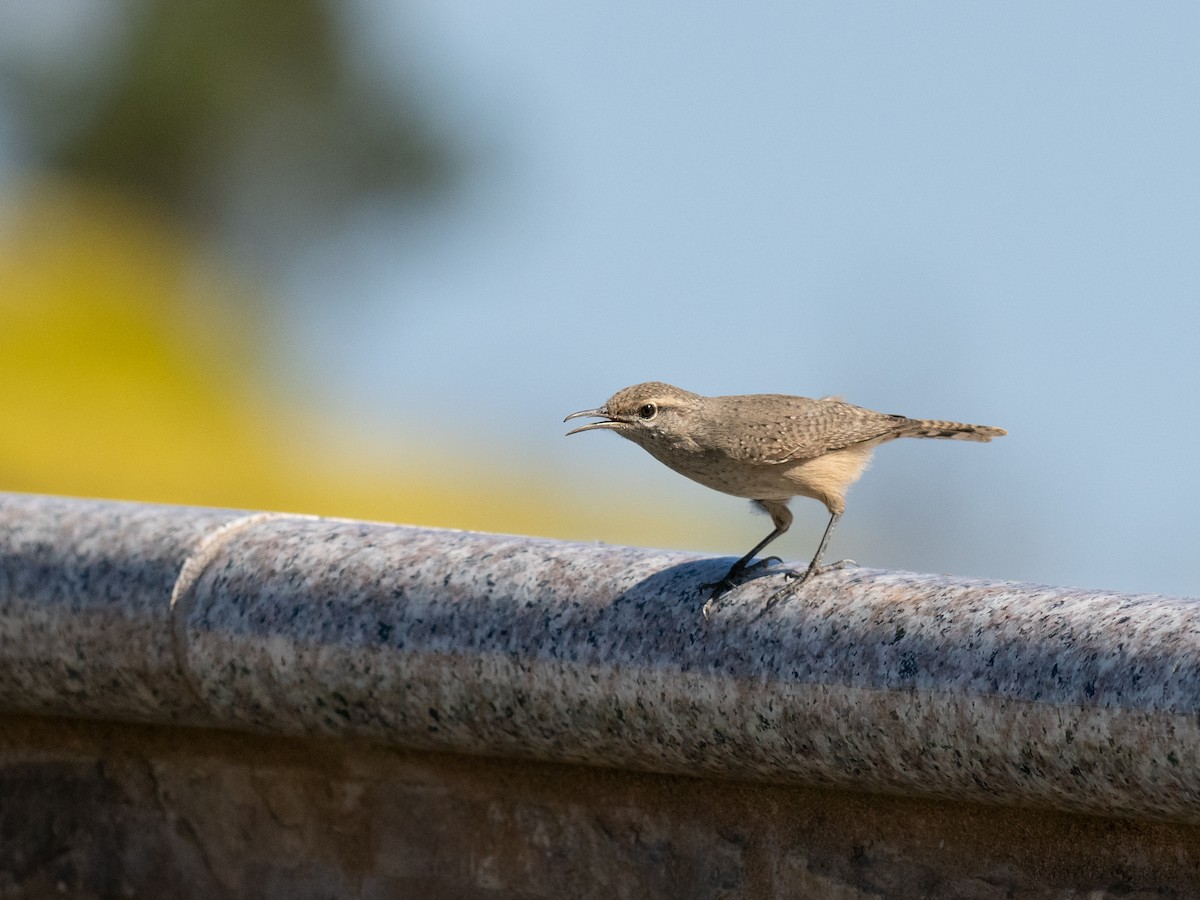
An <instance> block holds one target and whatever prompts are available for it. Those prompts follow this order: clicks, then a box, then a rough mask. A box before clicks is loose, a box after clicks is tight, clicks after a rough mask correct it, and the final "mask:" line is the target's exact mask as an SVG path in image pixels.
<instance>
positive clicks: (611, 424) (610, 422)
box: [563, 406, 624, 437]
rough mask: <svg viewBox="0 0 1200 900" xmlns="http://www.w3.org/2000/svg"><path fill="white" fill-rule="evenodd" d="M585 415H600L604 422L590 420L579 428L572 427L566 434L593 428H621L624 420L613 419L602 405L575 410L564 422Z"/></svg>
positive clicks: (568, 435) (569, 434)
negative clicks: (596, 407)
mask: <svg viewBox="0 0 1200 900" xmlns="http://www.w3.org/2000/svg"><path fill="white" fill-rule="evenodd" d="M583 416H598V417H599V418H601V419H603V420H604V421H603V422H588V423H587V424H586V425H580V426H579V427H578V428H572V429H571V430H570V431H568V432H567V434H566V436H567V437H570V436H571V435H573V434H579V432H581V431H591V430H592V429H593V428H619V427H621V425H623V424H624V423H623V422H618V421H617V420H616V419H611V418H609V416H608V410H607V409H605V408H604V407H603V406H601V407H600V408H598V409H581V410H580V411H579V412H573V413H571V414H570V415H569V416H567V417H566V418H565V419H563V421H564V422H569V421H571V419H578V418H582V417H583Z"/></svg>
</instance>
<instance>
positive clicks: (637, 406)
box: [563, 381, 704, 445]
mask: <svg viewBox="0 0 1200 900" xmlns="http://www.w3.org/2000/svg"><path fill="white" fill-rule="evenodd" d="M703 399H704V398H703V397H701V396H700V395H699V394H693V393H692V392H691V391H685V390H683V389H682V388H677V387H675V386H674V385H670V384H664V383H663V382H661V381H647V382H645V383H644V384H635V385H633V386H632V387H627V388H624V389H623V390H620V391H617V392H616V393H615V394H613V395H612V396H611V397H609V398H608V400H607V401H606V402H605V404H604V405H603V406H600V407H597V408H596V409H581V410H580V411H579V412H575V413H571V414H570V415H569V416H567V417H566V418H565V419H563V421H564V422H567V421H570V420H571V419H577V418H580V417H585V416H593V417H596V418H598V419H600V421H599V422H588V423H587V424H586V425H580V426H579V427H578V428H573V429H571V430H570V431H568V432H567V434H568V435H572V434H578V433H579V432H581V431H593V430H595V429H597V428H607V429H609V430H611V431H615V432H616V433H617V434H619V435H621V436H622V437H626V438H629V440H631V441H633V442H634V443H637V444H642V445H646V444H651V443H657V442H663V441H665V442H674V441H675V440H678V438H679V437H680V436H681V435H684V434H685V433H686V428H685V427H684V426H685V425H686V420H687V416H688V414H689V413H692V412H694V411H695V410H697V409H698V408H699V406H700V403H701V401H703Z"/></svg>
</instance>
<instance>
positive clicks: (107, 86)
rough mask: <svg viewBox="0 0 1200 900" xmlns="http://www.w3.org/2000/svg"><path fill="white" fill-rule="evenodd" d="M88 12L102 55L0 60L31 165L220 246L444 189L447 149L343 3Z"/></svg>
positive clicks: (192, 2) (195, 4)
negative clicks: (241, 235)
mask: <svg viewBox="0 0 1200 900" xmlns="http://www.w3.org/2000/svg"><path fill="white" fill-rule="evenodd" d="M95 3H96V5H97V6H98V7H100V8H102V9H103V11H104V12H103V14H104V15H107V16H110V17H114V19H115V21H114V22H113V23H112V24H111V27H110V28H108V29H105V30H104V33H105V34H107V35H109V36H110V41H109V44H108V46H106V47H105V48H104V51H103V52H97V50H96V48H95V47H89V48H87V49H88V53H86V54H85V53H83V52H82V51H83V49H84V48H79V51H80V52H78V53H74V54H72V53H70V52H69V51H68V52H62V53H58V54H51V55H49V56H42V57H33V58H30V57H29V56H26V55H18V56H16V57H14V58H10V59H9V60H8V61H6V62H5V63H3V64H2V65H0V84H2V85H3V87H4V88H5V89H6V93H7V94H8V95H9V96H10V97H12V98H13V100H14V103H15V108H16V109H17V110H18V114H19V115H20V117H21V119H22V127H21V132H22V134H23V137H24V140H25V142H26V144H27V146H28V147H29V148H30V149H31V150H32V152H33V155H34V161H35V163H36V164H37V165H40V166H44V167H46V168H49V169H52V170H55V171H58V172H61V173H66V174H70V175H71V176H74V177H79V178H83V179H86V180H87V181H90V182H93V183H96V184H100V185H104V186H106V187H108V188H111V189H113V190H115V191H117V192H119V193H122V194H125V195H127V196H131V197H134V198H137V199H139V200H142V201H149V202H151V203H154V204H156V205H158V206H159V207H160V208H161V209H162V211H163V212H166V213H171V214H179V215H181V216H182V217H183V218H184V220H185V221H187V222H188V223H189V224H191V225H199V226H202V227H203V228H204V229H205V231H206V232H207V233H208V234H209V236H210V237H216V238H217V239H218V240H220V239H221V238H222V234H221V233H222V230H223V229H229V228H231V227H233V226H234V225H235V224H236V223H237V222H240V221H242V220H245V219H249V220H250V221H251V224H252V225H259V226H263V225H265V226H267V227H273V228H278V229H281V230H284V231H286V230H287V229H288V228H289V226H298V225H303V226H304V227H307V228H309V229H312V228H313V227H314V226H316V225H318V224H320V223H324V224H325V225H326V227H328V226H331V225H336V224H337V222H338V217H339V215H340V214H341V213H342V212H343V211H344V210H345V209H346V207H348V206H350V205H352V204H354V203H357V202H360V201H363V200H364V199H368V198H378V196H379V195H380V194H381V193H386V194H387V195H389V196H390V197H391V198H392V199H393V200H401V201H402V200H404V199H417V198H429V197H431V196H436V195H437V194H438V192H441V191H445V190H446V189H448V188H449V187H450V186H451V185H452V184H453V183H454V180H455V176H456V174H457V173H458V171H459V169H460V160H459V159H458V157H457V155H456V152H457V151H456V147H455V145H454V144H452V143H451V142H450V141H448V140H446V139H443V138H442V137H441V136H439V135H438V134H437V133H436V130H435V128H434V127H433V126H432V125H431V121H430V117H429V116H428V115H427V114H426V111H425V110H424V109H423V108H422V106H421V103H420V99H419V98H420V95H421V92H420V90H419V89H418V87H417V86H416V85H412V84H407V85H406V84H401V83H399V80H398V79H397V78H395V77H389V75H388V74H387V73H382V72H377V71H372V70H371V69H370V68H369V67H368V66H367V65H366V64H365V63H364V62H363V61H362V60H361V59H359V58H358V57H357V56H356V55H355V53H354V46H353V44H352V43H351V41H350V40H349V39H348V36H347V34H346V30H347V29H346V25H345V22H344V20H343V15H344V14H345V9H346V7H345V6H342V5H340V4H337V3H335V2H332V0H329V2H322V0H187V2H179V0H108V2H107V3H104V2H102V0H95ZM91 14H92V15H96V14H97V12H96V10H95V9H93V10H92V11H91ZM397 52H401V48H397ZM81 59H82V60H84V63H81ZM294 236H295V235H291V234H286V233H285V234H282V235H276V239H277V240H284V241H286V240H289V239H291V238H293V237H294Z"/></svg>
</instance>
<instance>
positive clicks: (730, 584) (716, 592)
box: [700, 556, 783, 621]
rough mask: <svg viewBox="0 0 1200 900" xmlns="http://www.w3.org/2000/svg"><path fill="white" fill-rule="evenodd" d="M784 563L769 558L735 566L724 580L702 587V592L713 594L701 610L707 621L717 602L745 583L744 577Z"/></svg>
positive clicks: (777, 558) (726, 574)
mask: <svg viewBox="0 0 1200 900" xmlns="http://www.w3.org/2000/svg"><path fill="white" fill-rule="evenodd" d="M782 562H783V560H782V559H780V558H779V557H778V556H768V557H766V558H765V559H760V560H759V561H758V562H756V563H752V564H750V565H735V566H733V568H731V569H730V570H729V571H728V572H727V573H725V577H724V578H722V579H721V580H720V581H712V582H709V583H708V584H702V585H700V590H702V591H709V590H711V592H712V593H710V594H709V596H708V602H706V603H705V604H704V608H703V609H702V610H701V612H702V613H703V614H704V619H705V621H708V616H709V614H710V613H711V612H712V611H713V609H715V608H716V602H717V601H718V600H720V599H721V597H722V596H723V595H724V594H726V593H728V592H729V591H731V590H733V589H734V588H735V587H737V586H738V585H739V584H741V583H742V581H743V577H744V576H745V575H746V574H747V573H750V572H754V571H756V570H758V569H763V568H766V567H768V566H770V565H771V563H782Z"/></svg>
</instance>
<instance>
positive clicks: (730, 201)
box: [295, 0, 1200, 593]
mask: <svg viewBox="0 0 1200 900" xmlns="http://www.w3.org/2000/svg"><path fill="white" fill-rule="evenodd" d="M362 8H363V9H365V10H366V12H365V13H364V16H363V20H362V21H363V22H364V23H365V27H364V29H363V34H364V35H365V46H366V47H367V48H368V49H367V50H366V52H369V53H375V54H379V55H380V56H381V57H382V58H385V59H392V60H394V62H395V63H396V64H397V65H399V66H402V67H407V68H406V69H405V70H406V71H420V72H422V73H424V74H425V75H426V76H428V84H427V92H426V96H427V97H428V98H429V100H430V102H431V104H432V105H433V106H434V107H435V108H440V109H442V110H445V111H446V112H447V115H448V122H449V123H450V124H451V125H452V126H453V127H455V128H458V129H461V130H462V131H464V132H465V133H467V134H468V135H470V136H471V137H472V139H473V140H474V142H475V146H476V150H477V151H478V153H479V156H480V159H481V168H480V171H479V173H478V177H477V181H476V183H475V184H474V186H473V187H472V189H471V190H470V191H469V192H467V193H466V194H465V195H464V197H463V199H462V201H461V202H460V204H459V205H458V206H457V207H455V208H454V209H452V210H449V211H447V212H445V213H444V215H443V217H442V218H441V220H439V222H438V223H437V224H436V225H435V226H434V227H430V226H429V224H428V223H427V222H422V223H420V225H419V227H418V226H410V227H405V226H391V225H389V226H387V227H380V225H381V223H380V222H379V221H365V222H364V224H363V226H362V230H363V231H370V232H371V237H370V238H369V239H368V240H366V241H361V240H358V238H357V237H356V238H355V239H354V240H353V241H351V240H349V239H348V241H347V243H345V244H343V245H340V246H339V247H337V248H331V253H330V256H329V257H326V258H322V257H320V256H317V257H314V258H313V259H312V261H311V264H310V265H309V266H308V267H306V268H305V270H304V271H303V273H302V276H301V277H300V278H298V281H299V282H302V283H303V289H304V291H305V292H306V294H307V296H308V297H309V298H310V303H311V309H312V315H311V316H310V317H309V318H308V319H307V320H306V321H305V323H304V325H305V327H304V328H303V329H301V330H300V331H299V332H298V334H297V336H296V338H295V339H296V340H297V341H298V342H299V344H300V345H302V346H305V352H304V354H303V358H304V359H306V360H308V361H309V362H307V363H305V365H306V366H309V365H310V363H311V361H312V360H314V359H316V360H320V365H319V366H317V367H316V368H311V367H310V368H308V372H309V377H310V378H312V379H314V380H316V381H320V382H321V385H322V387H321V389H322V390H334V391H336V392H337V393H338V394H339V395H341V392H342V391H343V390H344V388H345V385H348V384H349V385H353V386H354V388H353V391H354V395H355V398H356V400H355V402H356V404H357V405H358V407H359V408H360V410H362V414H363V415H365V416H376V417H380V418H385V419H388V420H390V421H391V422H393V423H395V426H396V428H397V429H398V430H399V431H401V432H403V433H406V434H408V435H410V436H412V435H414V432H421V431H424V430H427V429H433V430H439V431H445V432H447V433H451V434H455V435H459V436H460V437H461V439H462V440H464V441H466V442H467V444H468V446H470V445H471V443H472V442H474V443H477V444H478V446H479V447H480V449H481V450H484V449H485V448H487V447H490V446H497V447H499V448H500V450H501V452H507V453H510V454H511V455H512V459H513V460H514V464H515V463H516V461H519V460H521V459H526V460H532V461H533V462H534V464H537V465H540V466H545V467H547V471H549V472H551V473H552V474H553V475H554V477H556V478H563V479H571V480H575V481H576V483H579V484H580V487H579V490H578V496H577V497H576V498H575V502H577V503H578V504H579V506H580V508H581V509H584V510H586V509H587V508H588V507H589V506H590V505H598V504H610V505H611V504H615V503H620V504H622V506H623V508H624V509H625V510H626V511H627V512H628V514H629V515H630V516H631V517H633V516H637V515H638V514H639V512H641V511H644V510H646V509H648V508H650V507H651V506H652V507H654V508H655V509H660V508H662V506H663V505H664V504H669V505H675V506H678V508H679V515H680V518H681V519H689V518H691V517H696V516H701V517H708V516H711V517H714V518H721V519H724V520H725V521H727V522H728V529H729V531H728V535H729V536H728V538H724V539H723V541H722V543H721V548H722V549H725V550H726V552H728V553H730V554H736V553H740V552H741V551H742V550H744V549H745V548H744V547H743V546H742V545H743V544H746V545H748V544H750V543H753V541H754V539H755V538H756V537H757V536H758V534H759V532H760V531H763V530H764V528H765V524H766V523H765V520H763V519H761V518H751V517H750V516H749V515H748V514H747V512H746V509H745V507H744V505H743V504H741V502H740V501H737V500H734V499H731V498H724V497H720V496H719V495H715V494H708V493H707V492H705V491H704V490H703V489H701V488H699V487H697V486H694V485H691V484H690V483H688V482H686V481H685V480H683V479H681V478H679V477H678V476H675V475H673V474H672V473H670V472H667V471H665V470H662V469H661V468H660V467H659V466H658V464H657V463H655V462H653V460H651V459H649V457H646V456H644V454H642V453H641V451H639V450H637V448H635V447H633V446H632V445H628V444H625V443H624V442H621V441H619V440H618V439H616V438H615V437H610V436H607V435H588V436H586V437H580V438H572V439H571V440H570V441H569V442H568V441H564V440H562V439H561V434H562V432H563V430H564V429H563V428H562V426H560V424H559V419H560V418H561V417H562V415H564V414H565V413H567V412H571V411H573V410H576V409H579V408H583V407H587V406H593V405H596V404H598V403H600V402H601V401H602V400H604V399H605V398H606V397H607V396H608V395H609V394H610V393H612V392H613V391H615V390H616V389H617V388H620V387H622V386H624V385H626V384H629V383H632V382H636V381H641V380H647V379H661V380H666V381H671V382H674V383H677V384H680V385H682V386H684V387H687V388H690V389H692V390H697V391H701V392H705V393H740V392H752V391H781V392H789V393H799V394H809V395H820V394H827V393H839V394H842V395H844V396H845V397H846V398H847V399H849V400H851V401H853V402H857V403H860V404H863V405H867V406H871V407H875V408H878V409H882V410H885V411H889V412H902V413H905V414H909V415H915V416H931V417H945V418H957V419H965V420H969V421H975V422H981V423H986V424H995V425H1001V426H1004V427H1006V428H1008V429H1009V430H1010V431H1011V436H1010V437H1008V438H1005V439H1004V440H1002V441H999V442H996V443H993V444H990V445H987V446H977V445H969V444H967V445H964V444H957V443H948V442H938V443H936V444H935V443H932V442H916V441H908V442H901V443H899V444H896V445H892V446H888V447H885V448H883V449H882V450H881V452H880V453H879V454H877V457H876V463H875V466H874V468H873V470H872V471H871V472H869V473H868V474H867V476H866V477H865V478H864V480H863V481H862V482H861V483H860V484H859V485H858V486H857V487H856V488H855V489H854V491H853V492H852V493H851V497H850V505H849V513H848V515H847V517H846V519H845V525H844V530H843V531H841V532H840V533H839V535H838V540H837V541H835V547H834V548H833V549H834V552H835V553H847V554H852V555H854V556H855V557H856V558H858V559H859V560H860V561H861V562H864V563H869V564H872V565H880V566H889V567H902V568H911V569H918V570H933V571H950V572H955V573H960V574H968V575H981V576H988V577H1008V578H1018V579H1029V580H1038V581H1047V582H1056V583H1071V584H1081V585H1087V586H1098V587H1112V588H1120V589H1125V590H1143V589H1144V590H1150V591H1163V592H1175V593H1198V592H1200V555H1198V554H1197V544H1198V543H1200V541H1198V539H1200V525H1198V524H1197V507H1198V506H1200V479H1197V476H1196V465H1195V459H1196V455H1197V450H1196V444H1197V439H1198V437H1200V425H1198V422H1200V416H1198V414H1197V409H1196V406H1197V404H1196V400H1195V394H1196V390H1197V388H1198V387H1200V374H1198V372H1200V367H1198V366H1197V363H1196V354H1197V338H1198V335H1200V52H1198V51H1200V7H1197V6H1195V5H1191V4H1184V3H1175V4H1155V5H1153V6H1148V5H1133V4H1116V3H1086V4H1084V3H1070V4H1062V3H1058V4H1046V3H1042V2H1037V3H1005V4H959V3H905V4H890V3H888V4H884V3H867V4H862V3H858V4H843V3H822V4H783V3H780V4H757V5H756V4H749V5H746V4H739V5H737V6H736V7H735V6H734V5H732V4H728V5H725V4H722V5H717V4H681V3H677V4H635V3H615V4H613V3H604V4H592V3H588V4H557V3H536V2H532V3H530V2H521V3H504V4H485V3H463V2H444V0H438V2H432V0H431V2H422V3H415V4H405V5H404V6H403V7H402V18H401V17H399V16H398V15H395V14H393V7H392V6H391V5H390V4H383V3H378V4H364V5H363V7H362ZM414 54H415V55H414ZM359 237H361V235H360V236H359ZM339 256H340V258H341V259H342V263H341V264H340V265H337V264H333V260H334V259H335V258H337V257H339ZM322 273H324V277H323V276H322ZM343 290H353V291H356V292H359V293H360V294H361V295H364V296H366V297H368V302H367V303H366V304H364V305H363V306H362V307H361V308H360V309H359V311H358V312H357V313H356V316H357V319H356V321H346V320H345V319H344V318H342V317H341V315H340V314H339V312H338V310H339V308H341V305H340V304H339V303H338V302H337V294H338V292H339V291H343ZM331 376H332V380H331ZM338 402H339V403H341V402H344V396H339V397H338ZM795 505H796V507H797V511H798V513H800V515H798V519H797V526H796V529H795V530H794V532H793V534H792V535H789V536H788V538H786V539H785V541H784V542H783V546H782V547H781V549H782V550H783V552H785V553H786V555H789V556H792V557H797V558H806V557H807V555H808V554H809V553H810V552H811V549H812V545H813V544H814V543H815V541H816V538H817V536H818V532H819V527H820V524H821V522H822V521H823V515H824V513H823V511H822V510H821V509H820V508H819V507H818V506H817V505H816V504H813V503H809V502H806V501H802V500H799V501H796V504H795ZM597 537H603V538H605V539H609V540H620V535H619V534H610V533H603V534H597ZM677 542H678V538H677V537H673V536H672V535H670V534H664V536H663V543H664V544H672V543H677ZM707 549H718V547H709V548H707Z"/></svg>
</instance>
